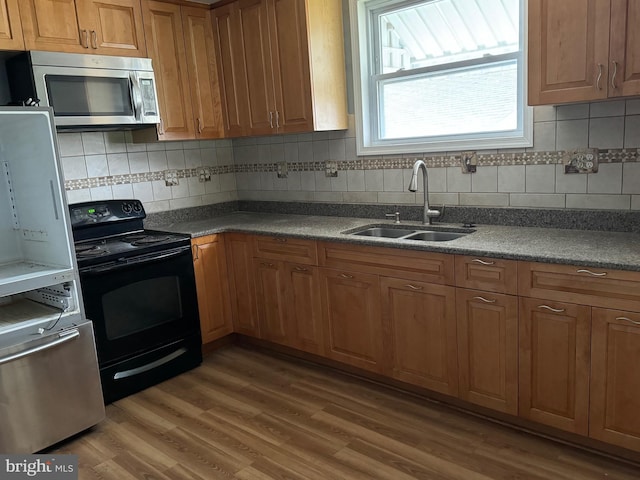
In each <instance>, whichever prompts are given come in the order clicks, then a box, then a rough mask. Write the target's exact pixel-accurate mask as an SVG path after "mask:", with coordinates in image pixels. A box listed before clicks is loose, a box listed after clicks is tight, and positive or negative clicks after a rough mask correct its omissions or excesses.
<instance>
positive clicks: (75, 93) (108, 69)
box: [6, 51, 160, 130]
mask: <svg viewBox="0 0 640 480" xmlns="http://www.w3.org/2000/svg"><path fill="white" fill-rule="evenodd" d="M6 67H7V76H8V79H9V88H10V91H11V100H12V103H14V104H28V103H30V102H29V99H35V100H37V101H38V100H39V102H40V105H41V106H47V107H52V108H53V113H54V119H55V123H56V126H57V127H59V128H61V129H75V130H91V129H102V128H105V127H107V128H108V127H117V128H125V129H126V128H136V127H142V126H147V125H152V124H157V123H159V122H160V114H159V112H158V97H157V93H156V85H155V78H154V75H153V69H152V67H151V60H150V59H148V58H131V57H111V56H107V55H84V54H76V53H58V52H38V51H30V52H25V53H21V54H19V55H17V56H15V57H13V58H11V59H9V60H7V62H6Z"/></svg>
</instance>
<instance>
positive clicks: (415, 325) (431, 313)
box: [380, 277, 458, 395]
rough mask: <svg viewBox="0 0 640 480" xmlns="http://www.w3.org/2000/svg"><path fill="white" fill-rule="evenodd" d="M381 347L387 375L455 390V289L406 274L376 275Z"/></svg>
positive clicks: (432, 387) (452, 392)
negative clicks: (405, 276)
mask: <svg viewBox="0 0 640 480" xmlns="http://www.w3.org/2000/svg"><path fill="white" fill-rule="evenodd" d="M380 285H381V289H382V290H381V291H382V319H383V328H384V333H383V335H384V339H385V343H386V345H385V350H387V351H388V352H389V354H386V355H385V359H389V358H390V359H391V367H392V370H391V372H390V373H391V375H392V376H393V377H395V378H397V379H399V380H402V381H404V382H408V383H412V384H414V385H419V386H421V387H425V388H428V389H430V390H435V391H437V392H440V393H445V394H448V395H457V394H458V358H457V346H456V303H455V302H456V300H455V297H456V291H455V288H453V287H447V286H444V285H433V284H429V283H422V282H416V281H411V280H404V279H397V278H386V277H383V278H381V279H380Z"/></svg>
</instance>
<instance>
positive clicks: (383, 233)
mask: <svg viewBox="0 0 640 480" xmlns="http://www.w3.org/2000/svg"><path fill="white" fill-rule="evenodd" d="M412 233H415V230H404V229H402V228H384V227H372V228H367V229H365V230H361V231H359V232H355V233H353V235H361V236H363V237H384V238H400V237H404V236H405V235H411V234H412Z"/></svg>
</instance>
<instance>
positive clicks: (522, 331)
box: [519, 298, 591, 435]
mask: <svg viewBox="0 0 640 480" xmlns="http://www.w3.org/2000/svg"><path fill="white" fill-rule="evenodd" d="M519 337H520V352H519V354H520V355H519V362H520V370H519V386H520V392H519V398H520V405H519V414H520V416H521V417H524V418H527V419H529V420H533V421H534V422H539V423H544V424H546V425H550V426H552V427H556V428H560V429H562V430H567V431H569V432H573V433H578V434H580V435H587V433H588V430H589V352H590V338H591V307H588V306H584V305H574V304H569V303H559V302H549V301H547V300H538V299H535V298H520V325H519Z"/></svg>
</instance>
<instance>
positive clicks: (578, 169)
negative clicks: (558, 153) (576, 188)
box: [562, 148, 598, 173]
mask: <svg viewBox="0 0 640 480" xmlns="http://www.w3.org/2000/svg"><path fill="white" fill-rule="evenodd" d="M562 160H563V163H564V173H596V172H597V171H598V149H597V148H585V149H579V150H571V151H568V152H565V154H564V155H563V158H562Z"/></svg>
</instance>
